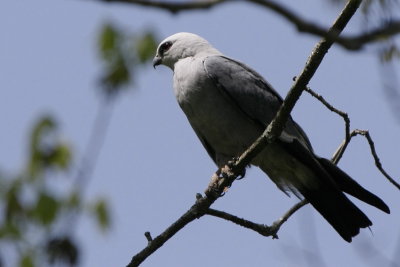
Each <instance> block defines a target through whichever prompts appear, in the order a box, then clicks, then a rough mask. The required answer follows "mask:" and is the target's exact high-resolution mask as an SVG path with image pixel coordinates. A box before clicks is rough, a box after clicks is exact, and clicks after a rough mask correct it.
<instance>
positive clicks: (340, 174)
mask: <svg viewBox="0 0 400 267" xmlns="http://www.w3.org/2000/svg"><path fill="white" fill-rule="evenodd" d="M318 161H319V163H320V164H321V165H322V166H323V167H324V168H325V170H326V171H327V172H328V173H329V174H330V176H331V177H332V178H333V180H334V181H335V183H336V184H337V185H338V187H339V189H340V190H342V191H343V192H346V193H347V194H350V195H352V196H353V197H356V198H358V199H359V200H361V201H364V202H365V203H368V204H369V205H371V206H374V207H376V208H378V209H380V210H381V211H384V212H386V213H390V209H389V207H388V206H387V205H386V204H385V202H383V201H382V199H380V198H379V197H377V196H376V195H374V194H373V193H371V192H369V191H368V190H366V189H365V188H363V187H362V186H361V185H360V184H358V183H357V182H356V181H355V180H353V179H352V178H351V177H350V176H349V175H347V174H346V173H345V172H344V171H342V170H341V169H339V168H338V167H337V166H336V165H334V164H333V163H332V162H331V161H330V160H327V159H324V158H318Z"/></svg>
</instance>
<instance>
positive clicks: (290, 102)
mask: <svg viewBox="0 0 400 267" xmlns="http://www.w3.org/2000/svg"><path fill="white" fill-rule="evenodd" d="M361 2H362V1H361V0H350V1H349V2H348V3H347V4H346V6H345V8H344V9H343V11H342V13H341V14H340V15H339V17H338V19H337V20H336V21H335V22H334V24H333V26H332V27H331V28H330V29H329V31H328V32H329V34H332V35H336V36H337V35H339V34H340V32H341V31H342V30H343V29H344V27H345V26H346V25H347V23H348V22H349V21H350V19H351V18H352V16H353V15H354V13H355V12H356V11H357V9H358V7H359V6H360V4H361ZM332 44H333V41H332V40H327V39H322V40H321V41H320V42H319V43H318V44H317V45H316V47H315V48H314V49H313V51H312V53H311V55H310V57H309V59H308V61H307V63H306V66H305V67H304V69H303V71H302V72H301V74H300V75H299V76H298V79H296V81H295V82H294V84H293V86H292V88H291V89H290V91H289V93H288V95H287V96H286V98H285V101H284V103H283V104H282V106H281V107H280V109H279V111H278V113H277V115H276V117H275V118H274V119H273V121H272V122H271V123H270V124H269V126H268V127H267V129H266V130H265V132H264V133H263V135H262V136H261V137H260V138H258V139H257V141H256V142H255V143H254V144H253V145H251V147H250V148H249V149H248V150H246V151H245V152H244V153H243V155H242V156H240V158H239V159H238V160H236V161H235V162H234V163H232V164H230V165H231V166H226V167H225V168H224V169H223V170H222V171H221V172H220V171H218V172H217V173H221V174H222V177H219V175H218V174H216V175H214V176H213V178H212V181H211V182H210V184H209V186H208V188H207V189H206V191H205V193H206V195H205V196H204V197H198V198H197V201H196V203H195V204H194V205H193V206H192V207H191V208H190V209H189V210H188V211H187V212H185V214H183V215H182V216H181V217H180V218H179V219H178V220H177V221H176V222H174V223H173V224H172V225H171V226H169V227H168V228H167V229H166V230H165V231H164V232H163V233H161V234H160V235H159V236H157V237H156V238H154V239H153V240H152V241H150V242H149V243H148V245H147V246H146V247H145V248H144V249H143V250H142V251H141V252H139V253H138V254H136V255H135V256H133V258H132V260H131V262H130V263H129V264H128V266H129V267H132V266H139V264H140V263H142V262H143V261H144V260H145V259H146V258H147V257H148V256H150V255H151V254H152V253H153V252H154V251H156V250H157V249H158V248H160V247H161V246H162V245H163V244H164V243H165V242H166V241H167V240H169V239H170V238H171V237H172V236H173V235H174V234H175V233H177V232H178V231H179V230H181V229H182V228H183V227H185V226H186V225H187V224H188V223H190V222H191V221H193V220H194V219H196V218H200V217H201V216H203V215H204V214H205V213H206V212H207V210H208V208H209V207H210V206H211V205H212V204H213V203H214V201H215V200H217V199H218V198H219V197H220V196H221V195H222V194H223V193H224V191H225V188H227V187H230V186H231V184H232V183H233V182H234V180H235V179H236V178H237V177H238V176H239V174H241V173H242V170H243V169H244V168H245V167H246V166H247V165H248V164H249V163H250V161H251V160H252V159H253V158H254V157H255V156H256V155H257V154H258V153H259V152H260V151H261V150H262V149H265V148H266V147H267V145H268V144H270V143H272V142H273V141H274V140H275V139H276V138H277V137H278V136H279V135H280V133H281V132H282V130H283V127H284V125H285V122H286V120H287V119H288V117H289V114H290V112H291V111H292V109H293V107H294V105H295V103H296V101H297V100H298V98H299V97H300V95H301V93H302V92H303V90H304V89H305V88H306V86H307V84H308V83H309V81H310V80H311V78H312V77H313V75H314V73H315V71H316V70H317V68H318V67H319V65H320V64H321V62H322V59H323V58H324V56H325V54H326V53H327V52H328V49H329V48H330V47H331V46H332Z"/></svg>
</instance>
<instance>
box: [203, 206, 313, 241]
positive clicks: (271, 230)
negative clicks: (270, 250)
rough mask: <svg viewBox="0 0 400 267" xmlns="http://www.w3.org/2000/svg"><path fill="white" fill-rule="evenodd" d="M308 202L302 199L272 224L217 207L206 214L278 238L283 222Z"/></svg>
mask: <svg viewBox="0 0 400 267" xmlns="http://www.w3.org/2000/svg"><path fill="white" fill-rule="evenodd" d="M306 204H308V201H307V200H305V199H304V200H302V201H300V202H299V203H297V204H296V205H294V206H293V207H292V208H291V209H289V210H288V211H287V212H286V213H285V214H284V215H283V216H282V217H280V218H279V219H278V220H276V221H275V222H274V223H273V224H272V226H268V225H265V224H259V223H254V222H252V221H249V220H246V219H242V218H239V217H237V216H235V215H232V214H229V213H227V212H224V211H219V210H215V209H208V210H207V211H206V214H207V215H211V216H214V217H218V218H221V219H224V220H227V221H230V222H233V223H235V224H237V225H240V226H242V227H245V228H247V229H250V230H253V231H255V232H257V233H259V234H260V235H262V236H272V238H273V239H278V238H279V237H278V231H279V229H280V227H281V226H282V224H284V223H285V222H286V221H287V220H288V219H289V217H290V216H292V215H293V214H294V213H295V212H296V211H297V210H299V209H300V208H301V207H303V206H305V205H306Z"/></svg>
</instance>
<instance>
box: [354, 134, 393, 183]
mask: <svg viewBox="0 0 400 267" xmlns="http://www.w3.org/2000/svg"><path fill="white" fill-rule="evenodd" d="M356 135H362V136H364V137H365V138H366V139H367V141H368V145H369V148H370V149H371V154H372V156H373V158H374V161H375V166H376V167H377V168H378V170H379V171H380V172H381V173H382V174H383V176H385V177H386V179H388V181H389V182H391V183H392V184H393V185H394V186H395V187H397V189H399V190H400V184H398V183H397V182H396V181H395V180H394V179H393V178H392V177H391V176H390V175H389V174H388V173H387V172H386V171H385V170H384V169H383V167H382V163H381V161H380V159H379V157H378V154H377V153H376V150H375V144H374V141H373V140H372V138H371V135H370V134H369V131H367V130H358V129H356V130H354V131H352V132H351V136H352V137H353V136H356Z"/></svg>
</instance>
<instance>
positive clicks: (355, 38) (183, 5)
mask: <svg viewBox="0 0 400 267" xmlns="http://www.w3.org/2000/svg"><path fill="white" fill-rule="evenodd" d="M101 1H103V2H119V3H127V4H134V5H139V6H145V7H151V8H158V9H162V10H167V11H169V12H171V13H174V14H175V13H178V12H183V11H189V10H204V9H210V8H212V7H215V6H217V5H220V4H222V3H226V2H237V1H234V0H204V1H184V2H178V1H155V0H101ZM247 1H248V2H251V3H254V4H256V5H259V6H262V7H264V8H267V9H269V10H272V11H274V12H275V13H276V14H278V15H280V16H282V17H283V18H285V19H286V20H287V21H289V22H290V23H291V24H293V25H294V26H295V27H296V28H297V30H298V31H299V32H304V33H309V34H313V35H316V36H319V37H324V38H326V39H327V40H330V41H334V42H335V43H337V44H339V45H341V46H342V47H344V48H345V49H348V50H353V51H355V50H361V49H362V48H363V47H364V46H365V45H366V44H368V43H372V42H378V41H382V40H386V39H387V38H388V37H390V36H394V35H397V34H399V33H400V21H396V20H395V21H390V22H389V23H386V24H385V25H383V26H381V27H379V28H377V29H374V30H371V31H370V32H367V33H361V34H358V35H352V36H350V35H347V36H338V35H337V34H336V33H332V32H329V30H328V29H326V28H325V27H322V26H319V25H317V24H316V23H315V22H311V21H308V20H306V19H305V18H302V17H301V16H299V15H297V14H295V13H294V12H292V11H291V10H290V9H289V8H287V7H285V6H284V5H281V4H280V3H279V2H274V1H269V0H247Z"/></svg>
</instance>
